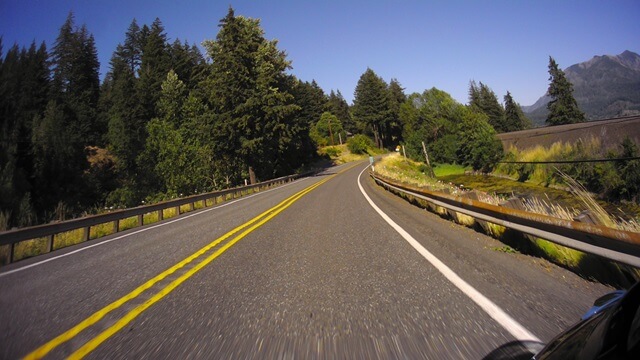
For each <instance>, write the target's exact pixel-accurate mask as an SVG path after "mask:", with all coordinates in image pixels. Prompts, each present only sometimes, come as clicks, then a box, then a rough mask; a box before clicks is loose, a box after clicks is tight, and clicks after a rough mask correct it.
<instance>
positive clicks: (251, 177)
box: [249, 166, 256, 185]
mask: <svg viewBox="0 0 640 360" xmlns="http://www.w3.org/2000/svg"><path fill="white" fill-rule="evenodd" d="M249 182H250V183H251V185H253V184H255V183H256V172H255V171H253V166H249Z"/></svg>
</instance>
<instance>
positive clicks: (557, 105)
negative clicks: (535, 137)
mask: <svg viewBox="0 0 640 360" xmlns="http://www.w3.org/2000/svg"><path fill="white" fill-rule="evenodd" d="M549 81H550V83H549V89H548V90H547V94H548V95H549V96H550V97H551V101H549V103H548V104H547V109H549V114H548V115H547V120H546V123H547V124H548V125H562V124H573V123H579V122H584V121H586V118H585V115H584V113H583V112H582V111H581V110H580V108H579V107H578V103H577V102H576V99H575V98H574V97H573V84H571V82H570V81H569V80H568V79H567V77H566V75H565V74H564V71H562V70H561V69H560V68H558V64H557V63H556V61H555V60H554V59H553V58H552V57H551V56H549Z"/></svg>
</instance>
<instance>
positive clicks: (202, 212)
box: [0, 178, 308, 278]
mask: <svg viewBox="0 0 640 360" xmlns="http://www.w3.org/2000/svg"><path fill="white" fill-rule="evenodd" d="M306 179H308V178H304V179H302V180H300V181H304V180H306ZM296 182H298V181H296ZM292 184H294V182H291V183H288V184H285V185H282V186H278V187H277V188H273V189H269V190H265V191H260V192H259V193H256V194H252V195H249V196H243V197H241V198H239V199H236V200H233V201H230V202H225V203H223V204H221V205H219V206H215V207H211V208H209V209H204V210H202V211H198V212H196V213H194V214H189V215H186V216H181V217H179V218H178V219H173V220H170V221H167V222H162V223H160V224H157V225H153V226H149V227H145V228H144V229H140V230H136V231H134V232H131V233H128V234H125V235H120V236H118V237H115V238H113V239H108V240H103V241H100V242H99V243H97V244H93V245H88V246H84V247H82V248H80V249H77V250H73V251H70V252H68V253H65V254H61V255H57V256H54V257H51V258H48V259H45V260H42V261H39V262H36V263H33V264H29V265H25V266H23V267H20V268H17V269H13V270H9V271H7V272H3V273H0V278H1V277H3V276H7V275H9V274H13V273H17V272H19V271H23V270H27V269H30V268H33V267H36V266H39V265H43V264H46V263H48V262H49V261H53V260H57V259H60V258H63V257H67V256H70V255H73V254H77V253H79V252H82V251H85V250H89V249H91V248H94V247H96V246H101V245H105V244H108V243H110V242H112V241H116V240H120V239H124V238H126V237H129V236H132V235H137V234H139V233H142V232H145V231H149V230H153V229H156V228H159V227H161V226H166V225H169V224H173V223H175V222H178V221H182V220H186V219H189V218H191V217H194V216H198V215H202V214H205V213H208V212H209V211H213V210H216V209H220V208H223V207H225V206H229V205H232V204H235V203H237V202H239V201H244V200H247V199H250V198H252V197H254V196H258V195H261V194H265V193H268V192H271V191H274V190H278V189H282V188H283V187H285V186H289V185H292Z"/></svg>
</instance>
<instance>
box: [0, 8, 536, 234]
mask: <svg viewBox="0 0 640 360" xmlns="http://www.w3.org/2000/svg"><path fill="white" fill-rule="evenodd" d="M168 39H169V37H168V35H167V34H166V32H165V30H164V27H163V25H162V22H161V21H160V20H159V19H156V20H155V21H154V22H153V23H152V24H150V25H148V24H143V25H142V26H140V25H139V24H138V23H137V21H136V20H135V19H134V20H133V21H132V22H131V24H130V26H129V28H128V30H127V31H126V33H125V34H124V35H123V38H122V42H121V43H120V45H118V46H117V48H116V49H115V51H114V52H113V55H112V57H111V61H110V70H109V72H108V73H107V74H106V75H105V76H104V79H103V80H102V81H100V77H99V67H100V64H99V62H98V56H97V49H96V45H95V41H94V37H93V35H92V34H91V32H90V31H89V29H87V28H86V26H84V25H82V26H78V25H76V24H75V19H74V16H73V14H72V13H70V14H69V16H68V18H67V19H66V21H65V22H64V24H62V26H61V27H60V31H59V34H58V36H57V38H56V40H55V42H54V44H52V46H51V47H50V48H48V47H47V45H46V44H45V43H44V42H43V43H41V44H39V45H38V44H36V42H34V43H32V44H31V46H30V47H28V48H26V47H20V46H18V45H17V44H16V45H13V46H12V47H10V48H9V49H7V51H6V53H5V52H4V50H3V49H2V45H3V44H2V42H1V38H0V116H1V127H0V230H2V229H9V228H12V227H23V226H29V225H34V224H39V223H46V222H49V221H53V220H64V219H68V218H72V217H76V216H82V215H85V214H90V213H98V212H101V211H104V210H105V209H112V208H119V207H131V206H138V205H141V204H145V203H152V202H157V201H161V200H164V199H170V198H175V197H179V196H186V195H190V194H195V193H201V192H205V191H212V190H215V189H222V188H227V187H231V186H237V185H240V184H242V183H244V179H248V180H249V181H251V182H252V183H254V182H256V181H260V180H267V179H270V178H273V177H277V176H282V175H289V174H292V173H294V172H296V171H301V170H302V169H305V168H309V167H311V166H312V164H313V163H314V162H315V161H317V160H318V154H317V148H318V147H319V146H325V145H331V144H335V143H337V142H338V141H346V140H347V138H348V137H350V138H354V137H355V138H358V137H362V136H367V137H369V138H370V139H371V141H370V142H371V143H372V144H375V146H377V147H379V148H387V149H393V148H395V146H396V145H397V144H400V143H402V144H405V145H406V149H407V155H409V156H411V157H414V158H422V147H421V143H422V142H423V141H424V142H426V143H427V147H428V151H429V152H430V155H431V156H432V158H433V159H434V160H435V161H438V162H451V163H453V162H455V163H460V164H465V165H469V166H471V167H473V168H474V169H476V170H481V171H490V170H491V169H492V168H493V167H494V166H495V164H496V163H497V162H498V161H499V160H500V159H501V158H502V156H503V153H502V147H501V145H500V142H499V141H498V140H497V139H496V138H495V134H496V132H504V131H513V130H518V129H523V128H526V127H528V126H530V124H529V122H528V120H527V119H526V118H525V117H524V115H523V113H522V110H521V109H520V106H519V105H518V104H517V103H515V102H514V100H513V98H512V97H511V94H510V93H507V94H506V95H505V96H504V105H502V104H501V103H500V102H499V101H498V98H497V96H496V94H495V93H494V92H493V91H492V90H491V89H490V88H489V87H488V86H487V85H485V84H483V83H481V82H480V83H479V84H477V83H476V82H475V81H472V82H471V83H470V85H469V104H468V105H463V104H460V103H458V102H456V101H455V100H454V99H453V98H452V97H451V96H450V95H449V94H447V93H446V92H443V91H441V90H438V89H436V88H432V89H430V90H426V91H424V92H423V93H422V94H419V93H414V94H410V95H407V94H405V93H404V89H403V88H402V86H401V84H400V83H399V82H398V81H397V80H396V79H391V80H390V81H389V82H388V83H387V82H386V81H385V80H384V79H382V78H381V77H379V76H378V75H377V74H376V73H375V72H374V71H373V70H372V69H366V70H365V71H364V73H363V74H362V75H361V77H360V80H359V81H358V84H357V86H356V88H355V91H354V101H353V104H348V103H347V102H346V101H345V99H344V98H343V96H342V94H341V93H340V91H334V90H331V91H330V92H329V94H327V93H325V92H324V90H323V89H321V88H320V87H319V86H318V84H317V83H316V82H315V81H313V80H312V81H311V82H309V81H303V80H300V79H298V78H296V77H295V76H294V75H292V74H291V69H292V66H291V61H290V60H289V59H287V56H286V53H285V51H284V50H282V49H279V48H278V42H277V40H268V39H266V38H265V35H264V31H263V30H262V28H261V26H260V21H259V20H257V19H252V18H246V17H243V16H237V15H236V14H235V12H234V10H233V9H231V8H230V9H229V12H228V14H227V15H226V16H225V17H224V18H222V19H221V20H220V21H219V32H218V33H217V34H216V35H215V38H214V39H211V40H205V41H204V42H203V43H202V45H203V48H204V49H205V51H206V54H202V53H201V51H200V50H199V48H198V47H197V46H195V45H193V44H189V43H188V42H187V41H184V42H183V41H180V40H179V39H176V40H175V41H173V42H170V41H169V40H168ZM338 139H340V140H338Z"/></svg>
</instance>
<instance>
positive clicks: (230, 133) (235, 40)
mask: <svg viewBox="0 0 640 360" xmlns="http://www.w3.org/2000/svg"><path fill="white" fill-rule="evenodd" d="M203 45H204V46H205V48H206V49H207V52H208V54H209V56H210V57H211V59H212V61H213V62H212V67H211V74H210V76H209V79H208V80H207V81H206V87H207V91H208V93H209V102H210V104H211V106H212V108H213V110H214V112H215V113H216V115H217V121H216V127H215V130H214V131H215V136H216V141H215V143H216V145H217V146H218V149H216V150H217V152H219V153H223V152H227V153H231V154H232V157H233V158H235V159H236V160H235V161H233V160H232V162H233V163H238V162H239V163H241V164H244V166H246V169H247V170H248V175H249V178H250V180H251V182H252V183H253V182H255V181H256V180H257V178H263V179H264V178H268V177H271V176H273V175H275V174H276V173H278V172H279V171H282V169H286V168H288V167H289V164H287V163H284V162H283V161H282V159H281V158H280V157H281V155H282V154H283V153H282V149H287V148H288V147H289V146H290V145H291V139H293V138H295V137H297V135H295V134H292V133H291V131H292V129H293V127H292V126H291V124H292V122H293V121H294V115H295V113H296V112H297V111H298V110H299V107H298V106H296V105H295V104H294V97H293V95H292V94H291V92H290V91H291V90H290V78H289V77H288V75H287V74H286V70H287V69H289V68H290V62H289V61H288V60H287V59H286V55H285V53H284V52H282V51H280V50H278V49H277V41H275V40H274V41H267V40H266V39H265V38H264V32H263V31H262V29H261V28H260V22H259V20H255V19H250V18H245V17H242V16H236V15H235V13H234V11H233V9H232V8H229V12H228V14H227V16H225V17H224V18H223V19H222V20H221V21H220V31H219V32H218V35H217V37H216V40H215V41H211V40H207V41H205V42H204V43H203ZM229 170H230V171H233V170H235V169H229ZM238 175H240V174H237V173H236V176H238Z"/></svg>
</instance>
